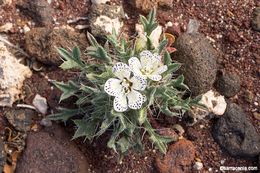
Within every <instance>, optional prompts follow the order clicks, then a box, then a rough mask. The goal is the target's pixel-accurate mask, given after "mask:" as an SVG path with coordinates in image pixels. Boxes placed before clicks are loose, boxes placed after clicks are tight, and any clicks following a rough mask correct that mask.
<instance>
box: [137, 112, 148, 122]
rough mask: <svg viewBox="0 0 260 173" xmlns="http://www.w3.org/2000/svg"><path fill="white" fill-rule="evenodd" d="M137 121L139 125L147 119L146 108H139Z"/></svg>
mask: <svg viewBox="0 0 260 173" xmlns="http://www.w3.org/2000/svg"><path fill="white" fill-rule="evenodd" d="M138 115H139V116H138V122H139V125H142V124H143V123H144V122H145V120H146V119H147V111H146V108H142V109H140V110H139V114H138Z"/></svg>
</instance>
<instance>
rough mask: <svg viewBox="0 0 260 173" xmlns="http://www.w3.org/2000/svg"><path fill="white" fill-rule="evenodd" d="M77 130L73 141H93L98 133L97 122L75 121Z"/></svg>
mask: <svg viewBox="0 0 260 173" xmlns="http://www.w3.org/2000/svg"><path fill="white" fill-rule="evenodd" d="M74 123H75V125H76V126H77V130H76V132H75V134H74V136H73V138H72V139H76V138H79V137H85V138H87V139H92V138H93V136H94V135H95V132H96V126H97V122H95V121H94V120H85V119H83V120H74Z"/></svg>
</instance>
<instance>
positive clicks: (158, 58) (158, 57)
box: [153, 53, 161, 61]
mask: <svg viewBox="0 0 260 173" xmlns="http://www.w3.org/2000/svg"><path fill="white" fill-rule="evenodd" d="M153 57H154V58H156V59H157V60H159V61H161V56H160V55H158V53H155V54H153Z"/></svg>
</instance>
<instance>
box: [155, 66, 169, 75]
mask: <svg viewBox="0 0 260 173" xmlns="http://www.w3.org/2000/svg"><path fill="white" fill-rule="evenodd" d="M167 70H168V67H167V65H163V66H161V67H159V68H158V69H156V70H155V71H154V72H153V73H152V75H160V74H162V73H164V72H166V71H167Z"/></svg>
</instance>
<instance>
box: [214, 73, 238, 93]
mask: <svg viewBox="0 0 260 173" xmlns="http://www.w3.org/2000/svg"><path fill="white" fill-rule="evenodd" d="M240 86H241V81H240V78H239V76H238V75H236V74H234V73H230V72H222V73H220V74H219V75H217V80H216V82H215V88H216V89H217V91H218V92H219V93H220V94H221V95H224V96H225V97H228V98H229V97H233V96H235V95H236V94H237V93H238V92H239V91H240Z"/></svg>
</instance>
